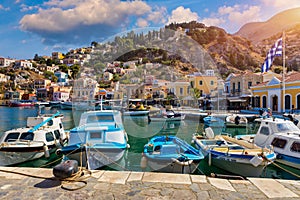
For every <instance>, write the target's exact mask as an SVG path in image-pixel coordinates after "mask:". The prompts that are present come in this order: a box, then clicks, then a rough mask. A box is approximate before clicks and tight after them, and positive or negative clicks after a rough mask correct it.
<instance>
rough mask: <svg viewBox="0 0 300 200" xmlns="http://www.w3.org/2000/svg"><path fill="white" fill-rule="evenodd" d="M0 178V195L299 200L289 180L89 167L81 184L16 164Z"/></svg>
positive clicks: (298, 188) (298, 185)
mask: <svg viewBox="0 0 300 200" xmlns="http://www.w3.org/2000/svg"><path fill="white" fill-rule="evenodd" d="M10 172H12V173H10ZM0 177H1V178H0V198H1V199H16V200H17V199H22V200H23V199H25V200H26V199H28V200H29V199H30V200H32V199H35V200H40V199H41V200H43V199H63V200H64V199H66V200H70V199H105V200H109V199H122V200H123V199H201V200H206V199H230V200H233V199H300V181H294V180H278V179H276V180H275V179H264V178H248V179H247V180H227V179H218V178H211V177H206V176H203V175H185V174H166V173H153V172H129V171H102V170H94V171H92V173H91V174H86V175H85V176H83V177H81V178H82V179H83V178H84V177H85V179H84V181H86V185H85V184H84V182H68V183H66V182H64V181H60V180H57V179H55V178H54V176H53V174H52V169H45V168H17V167H15V168H14V167H0ZM61 185H63V186H64V187H65V188H66V189H64V188H63V187H61ZM82 186H84V187H82ZM79 187H82V188H80V189H77V188H79ZM70 189H71V190H72V189H74V190H72V191H71V190H70Z"/></svg>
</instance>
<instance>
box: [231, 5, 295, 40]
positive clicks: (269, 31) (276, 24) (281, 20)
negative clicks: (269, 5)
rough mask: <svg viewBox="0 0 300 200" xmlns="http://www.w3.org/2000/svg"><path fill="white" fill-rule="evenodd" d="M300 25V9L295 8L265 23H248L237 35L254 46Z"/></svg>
mask: <svg viewBox="0 0 300 200" xmlns="http://www.w3.org/2000/svg"><path fill="white" fill-rule="evenodd" d="M299 23H300V8H294V9H289V10H286V11H283V12H281V13H278V14H277V15H274V16H273V17H272V18H270V19H269V20H267V21H265V22H253V23H247V24H245V25H244V26H242V28H241V29H240V30H239V31H238V32H237V33H235V35H238V36H241V37H245V38H247V39H249V40H250V41H252V42H253V43H254V44H258V43H260V42H261V41H262V40H264V39H267V38H270V37H271V36H273V35H275V34H277V33H279V32H282V31H283V30H288V29H290V28H292V27H294V26H295V25H297V24H299Z"/></svg>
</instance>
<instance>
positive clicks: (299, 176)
mask: <svg viewBox="0 0 300 200" xmlns="http://www.w3.org/2000/svg"><path fill="white" fill-rule="evenodd" d="M272 164H273V165H275V166H276V167H278V168H280V169H282V170H284V171H286V172H287V173H289V174H291V175H293V176H295V177H297V178H300V175H298V174H296V173H294V172H292V171H290V170H288V169H286V168H284V167H281V166H280V165H279V164H277V163H275V162H272Z"/></svg>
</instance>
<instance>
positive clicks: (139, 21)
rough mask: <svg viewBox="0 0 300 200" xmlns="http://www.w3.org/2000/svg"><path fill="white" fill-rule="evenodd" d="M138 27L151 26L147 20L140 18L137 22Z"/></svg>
mask: <svg viewBox="0 0 300 200" xmlns="http://www.w3.org/2000/svg"><path fill="white" fill-rule="evenodd" d="M136 24H137V26H138V27H147V26H149V24H148V21H147V20H146V19H143V18H139V19H138V20H137V22H136Z"/></svg>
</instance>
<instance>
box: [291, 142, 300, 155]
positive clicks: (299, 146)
mask: <svg viewBox="0 0 300 200" xmlns="http://www.w3.org/2000/svg"><path fill="white" fill-rule="evenodd" d="M291 151H294V152H297V153H300V142H294V143H293V144H292V147H291Z"/></svg>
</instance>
